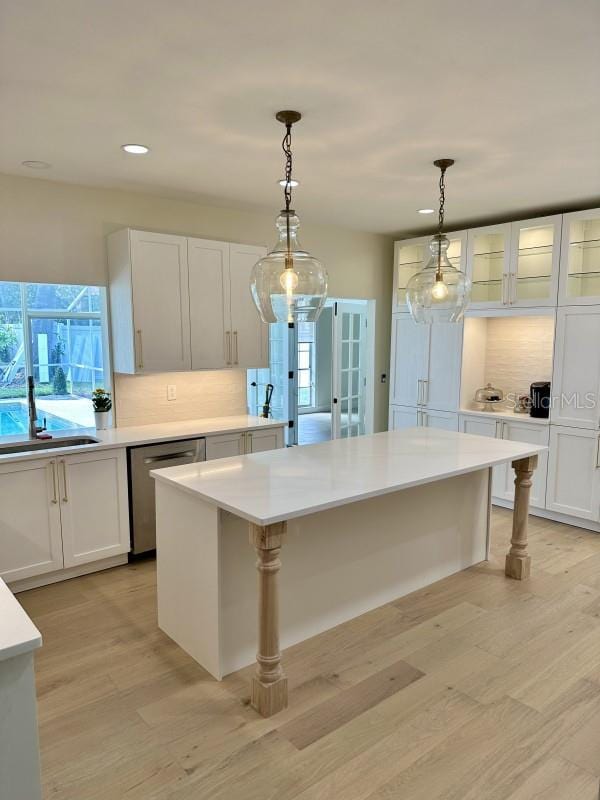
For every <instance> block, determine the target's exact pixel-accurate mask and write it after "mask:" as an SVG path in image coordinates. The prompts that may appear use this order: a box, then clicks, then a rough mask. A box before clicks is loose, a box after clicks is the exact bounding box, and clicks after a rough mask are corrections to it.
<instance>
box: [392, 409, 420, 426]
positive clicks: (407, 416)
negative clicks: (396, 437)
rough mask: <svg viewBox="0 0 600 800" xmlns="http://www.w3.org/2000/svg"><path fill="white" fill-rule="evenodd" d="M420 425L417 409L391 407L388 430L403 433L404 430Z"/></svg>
mask: <svg viewBox="0 0 600 800" xmlns="http://www.w3.org/2000/svg"><path fill="white" fill-rule="evenodd" d="M417 425H418V416H417V409H416V408H412V407H411V406H390V412H389V420H388V428H389V430H390V431H401V430H402V429H403V428H415V427H416V426H417Z"/></svg>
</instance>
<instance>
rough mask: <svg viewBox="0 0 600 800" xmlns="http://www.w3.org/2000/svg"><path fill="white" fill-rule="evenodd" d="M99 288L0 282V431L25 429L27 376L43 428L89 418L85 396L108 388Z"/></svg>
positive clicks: (91, 418)
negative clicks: (32, 381)
mask: <svg viewBox="0 0 600 800" xmlns="http://www.w3.org/2000/svg"><path fill="white" fill-rule="evenodd" d="M104 308H105V298H104V290H103V289H102V288H100V287H98V286H73V285H65V284H50V283H16V282H7V281H0V435H2V436H6V435H11V434H27V429H28V416H27V376H28V375H33V376H34V380H35V395H36V405H37V410H38V420H39V422H40V423H44V420H45V424H46V426H47V428H48V430H49V431H53V430H66V429H69V428H77V427H86V426H93V425H94V414H93V409H92V403H91V396H92V392H93V391H94V389H96V388H98V387H103V388H109V387H108V385H107V384H108V382H109V375H110V373H109V370H108V364H107V352H106V351H107V348H106V345H105V338H104Z"/></svg>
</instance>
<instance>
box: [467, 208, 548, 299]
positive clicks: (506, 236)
mask: <svg viewBox="0 0 600 800" xmlns="http://www.w3.org/2000/svg"><path fill="white" fill-rule="evenodd" d="M560 238H561V216H560V214H558V215H556V216H552V217H538V218H536V219H531V220H521V221H519V222H513V223H506V224H502V225H490V226H488V227H485V228H474V229H473V230H470V231H469V234H468V257H467V275H468V276H469V278H470V279H471V282H472V291H471V303H470V307H471V308H497V307H498V308H501V307H517V308H519V307H522V308H527V307H538V306H552V305H555V304H556V296H557V291H558V271H559V258H560Z"/></svg>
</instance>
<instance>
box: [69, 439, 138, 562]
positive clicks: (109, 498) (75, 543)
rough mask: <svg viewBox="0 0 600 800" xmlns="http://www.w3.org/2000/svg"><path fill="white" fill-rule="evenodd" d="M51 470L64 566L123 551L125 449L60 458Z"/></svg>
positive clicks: (125, 528) (126, 534) (125, 541)
mask: <svg viewBox="0 0 600 800" xmlns="http://www.w3.org/2000/svg"><path fill="white" fill-rule="evenodd" d="M57 466H58V473H59V490H60V513H61V520H62V535H63V551H64V561H65V567H73V566H75V565H77V564H86V563H88V562H90V561H97V560H99V559H102V558H110V557H111V556H116V555H119V554H120V553H127V552H128V551H129V506H128V496H127V495H128V492H127V458H126V454H125V450H105V451H102V452H99V453H80V454H79V453H78V454H77V455H69V456H64V458H60V459H58V462H57Z"/></svg>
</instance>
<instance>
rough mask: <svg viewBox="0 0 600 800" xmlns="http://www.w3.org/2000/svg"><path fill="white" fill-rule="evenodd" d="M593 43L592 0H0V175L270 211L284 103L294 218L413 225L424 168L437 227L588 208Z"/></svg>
mask: <svg viewBox="0 0 600 800" xmlns="http://www.w3.org/2000/svg"><path fill="white" fill-rule="evenodd" d="M599 42H600V3H598V0H503V2H500V1H499V0H453V1H452V2H448V0H413V1H412V2H399V0H371V2H367V0H321V1H320V2H316V0H306V1H303V0H297V1H296V2H294V3H286V2H275V1H274V0H252V2H250V1H249V0H210V1H209V0H171V2H168V1H167V0H85V2H82V0H24V1H23V2H15V0H0V108H1V113H0V171H2V172H7V173H13V174H21V175H27V176H29V177H37V178H41V179H52V180H58V181H68V182H74V183H81V184H90V185H95V186H110V187H119V188H124V189H134V190H138V191H152V192H159V193H161V194H164V195H169V196H177V197H189V198H192V197H193V198H197V199H204V200H208V201H210V202H211V203H218V204H223V205H236V206H244V207H261V208H264V209H265V210H268V211H269V213H273V212H274V211H275V210H277V209H278V208H279V206H280V205H281V200H280V194H279V192H280V188H279V187H278V186H277V185H276V180H277V179H278V178H279V177H281V176H282V174H283V167H282V163H283V162H282V156H281V153H280V149H279V147H280V138H281V136H282V133H283V129H282V128H281V126H280V125H279V124H278V123H276V122H275V121H274V119H273V114H274V113H275V111H277V110H278V109H280V108H295V109H298V110H300V111H301V112H302V113H303V114H304V119H303V121H302V122H301V123H299V125H298V126H297V127H296V128H295V129H294V152H295V162H296V169H295V172H296V174H297V176H298V177H299V178H300V180H301V182H302V185H301V187H300V189H298V190H297V192H296V195H295V206H296V208H297V210H298V212H299V213H300V215H301V217H302V218H305V219H310V220H322V221H324V222H328V223H338V224H344V225H347V226H349V227H352V228H358V229H361V230H369V231H375V232H386V233H392V232H394V233H395V232H404V233H406V232H408V231H418V230H421V229H424V228H429V227H430V226H431V223H432V218H431V217H429V218H424V217H421V216H420V215H418V214H417V213H416V209H417V208H421V207H423V206H435V205H436V201H437V187H436V183H437V177H438V176H437V173H436V170H435V169H434V168H433V167H432V166H431V161H432V160H433V159H434V158H437V157H440V156H444V157H446V156H449V157H454V158H455V159H456V160H457V163H456V166H455V167H453V168H452V170H451V171H450V172H449V173H448V179H447V186H448V189H447V219H448V223H449V225H450V226H455V225H457V224H459V223H465V222H473V221H476V220H477V221H479V220H482V219H486V218H494V217H502V216H505V217H511V216H513V217H514V216H516V215H517V214H525V215H526V214H527V213H528V212H530V211H540V210H546V209H551V208H554V209H561V208H564V207H567V206H579V207H584V206H586V205H591V204H592V203H595V202H598V204H600V201H598V197H599V196H600V99H599V88H598V87H599V84H600V46H599ZM126 142H142V143H144V144H148V145H149V146H150V147H151V148H152V153H151V155H149V156H138V157H136V156H127V155H125V154H124V153H123V152H122V151H121V150H120V145H121V144H123V143H126ZM27 159H40V160H44V161H48V162H50V163H51V164H52V168H51V169H49V170H46V171H44V172H43V173H40V172H33V171H32V170H29V169H26V168H25V167H22V166H20V165H21V162H22V161H24V160H27Z"/></svg>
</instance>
